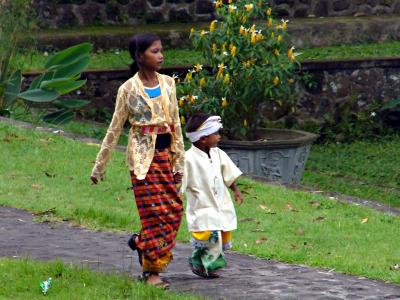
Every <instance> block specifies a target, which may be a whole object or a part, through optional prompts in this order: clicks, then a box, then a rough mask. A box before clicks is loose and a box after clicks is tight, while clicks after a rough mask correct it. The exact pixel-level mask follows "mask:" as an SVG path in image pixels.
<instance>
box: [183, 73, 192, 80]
mask: <svg viewBox="0 0 400 300" xmlns="http://www.w3.org/2000/svg"><path fill="white" fill-rule="evenodd" d="M192 78H193V76H192V72H187V73H186V77H185V79H186V81H187V82H191V81H192Z"/></svg>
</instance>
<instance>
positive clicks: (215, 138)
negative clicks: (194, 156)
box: [202, 131, 221, 148]
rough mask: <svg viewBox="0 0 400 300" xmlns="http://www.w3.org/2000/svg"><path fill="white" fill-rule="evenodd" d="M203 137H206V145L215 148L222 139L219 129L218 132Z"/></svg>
mask: <svg viewBox="0 0 400 300" xmlns="http://www.w3.org/2000/svg"><path fill="white" fill-rule="evenodd" d="M202 139H204V140H203V141H204V146H206V147H207V148H214V147H217V145H218V142H219V141H220V140H221V135H220V134H219V131H217V132H216V133H213V134H210V135H207V136H204V137H202Z"/></svg>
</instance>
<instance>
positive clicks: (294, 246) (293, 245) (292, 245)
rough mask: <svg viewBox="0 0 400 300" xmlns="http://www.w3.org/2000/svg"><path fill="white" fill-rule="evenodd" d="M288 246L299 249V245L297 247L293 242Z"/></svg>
mask: <svg viewBox="0 0 400 300" xmlns="http://www.w3.org/2000/svg"><path fill="white" fill-rule="evenodd" d="M290 247H291V248H292V250H296V249H299V247H297V246H296V245H295V244H291V245H290Z"/></svg>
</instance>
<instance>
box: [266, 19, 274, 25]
mask: <svg viewBox="0 0 400 300" xmlns="http://www.w3.org/2000/svg"><path fill="white" fill-rule="evenodd" d="M272 25H273V23H272V18H268V22H267V26H268V27H272Z"/></svg>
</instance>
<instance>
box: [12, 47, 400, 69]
mask: <svg viewBox="0 0 400 300" xmlns="http://www.w3.org/2000/svg"><path fill="white" fill-rule="evenodd" d="M399 48H400V42H396V41H393V42H384V43H374V44H359V45H343V46H334V47H322V48H307V49H297V51H298V52H301V53H302V55H301V56H299V59H300V61H304V60H326V59H328V60H329V59H350V58H367V57H389V56H394V57H396V56H399V51H398V49H399ZM47 55H48V53H43V52H42V53H38V52H33V53H30V54H28V55H27V54H26V53H23V54H19V55H17V56H16V59H15V61H16V62H17V63H18V66H19V67H20V68H21V69H23V70H25V71H32V70H40V69H42V68H43V65H44V62H45V60H46V59H47ZM164 56H165V64H164V65H165V66H176V65H194V64H197V63H203V64H205V63H206V61H205V60H204V58H202V56H201V54H200V53H199V52H196V51H192V50H189V49H180V50H178V49H170V50H166V51H165V54H164ZM131 62H132V60H131V58H130V55H129V52H128V51H126V50H117V49H115V50H107V51H104V52H98V53H93V54H92V59H91V62H90V65H89V68H90V69H114V68H128V66H129V65H130V64H131Z"/></svg>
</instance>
